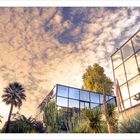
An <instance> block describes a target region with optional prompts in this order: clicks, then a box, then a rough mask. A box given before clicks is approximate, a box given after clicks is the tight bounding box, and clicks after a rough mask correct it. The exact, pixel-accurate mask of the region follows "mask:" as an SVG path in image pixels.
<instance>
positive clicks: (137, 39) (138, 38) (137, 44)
mask: <svg viewBox="0 0 140 140" xmlns="http://www.w3.org/2000/svg"><path fill="white" fill-rule="evenodd" d="M132 41H133V46H134V49H135V52H136V51H138V50H139V49H140V32H138V33H137V34H136V35H135V36H134V37H133V38H132Z"/></svg>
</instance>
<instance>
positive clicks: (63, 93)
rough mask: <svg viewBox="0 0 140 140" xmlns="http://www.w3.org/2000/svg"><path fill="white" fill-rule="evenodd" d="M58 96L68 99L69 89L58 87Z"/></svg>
mask: <svg viewBox="0 0 140 140" xmlns="http://www.w3.org/2000/svg"><path fill="white" fill-rule="evenodd" d="M57 94H58V95H59V96H63V97H68V88H67V87H65V86H60V85H59V86H58V91H57Z"/></svg>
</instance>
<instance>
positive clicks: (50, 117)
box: [43, 102, 60, 133]
mask: <svg viewBox="0 0 140 140" xmlns="http://www.w3.org/2000/svg"><path fill="white" fill-rule="evenodd" d="M57 118H58V116H57V107H56V103H55V102H50V103H48V105H47V106H46V108H45V111H44V115H43V121H44V123H45V124H46V127H47V131H48V132H51V133H57V132H58V131H59V129H60V125H59V124H58V120H57Z"/></svg>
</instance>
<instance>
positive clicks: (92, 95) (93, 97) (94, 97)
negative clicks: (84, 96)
mask: <svg viewBox="0 0 140 140" xmlns="http://www.w3.org/2000/svg"><path fill="white" fill-rule="evenodd" d="M90 100H91V102H94V103H100V100H99V94H96V93H93V92H90Z"/></svg>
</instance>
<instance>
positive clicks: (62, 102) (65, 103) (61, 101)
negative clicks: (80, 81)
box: [57, 97, 68, 107]
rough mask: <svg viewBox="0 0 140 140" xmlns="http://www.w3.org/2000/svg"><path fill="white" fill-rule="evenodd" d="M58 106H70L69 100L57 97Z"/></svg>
mask: <svg viewBox="0 0 140 140" xmlns="http://www.w3.org/2000/svg"><path fill="white" fill-rule="evenodd" d="M57 105H59V106H62V107H67V106H68V99H67V98H61V97H57Z"/></svg>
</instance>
